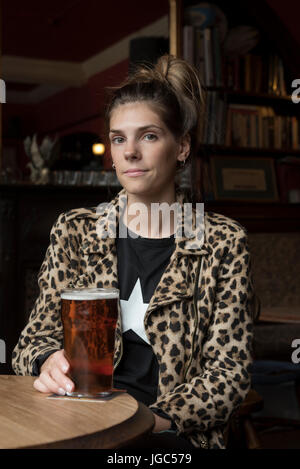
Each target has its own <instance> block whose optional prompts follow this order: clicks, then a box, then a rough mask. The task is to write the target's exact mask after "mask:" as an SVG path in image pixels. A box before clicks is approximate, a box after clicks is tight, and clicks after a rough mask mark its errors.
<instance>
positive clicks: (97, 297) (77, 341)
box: [61, 288, 119, 396]
mask: <svg viewBox="0 0 300 469" xmlns="http://www.w3.org/2000/svg"><path fill="white" fill-rule="evenodd" d="M61 301H62V309H61V314H62V322H63V329H64V350H65V355H66V358H67V360H68V362H69V363H70V373H69V376H70V378H71V380H72V381H73V382H74V384H75V390H74V392H73V393H71V394H72V395H74V396H78V395H84V396H95V395H98V394H102V393H109V392H110V391H111V390H112V387H113V359H114V346H115V330H116V324H117V319H118V308H119V290H118V289H114V288H99V289H91V288H86V289H67V290H63V291H62V292H61Z"/></svg>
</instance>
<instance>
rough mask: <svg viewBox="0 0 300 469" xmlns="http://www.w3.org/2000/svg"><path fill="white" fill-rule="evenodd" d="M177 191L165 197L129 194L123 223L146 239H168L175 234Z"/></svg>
mask: <svg viewBox="0 0 300 469" xmlns="http://www.w3.org/2000/svg"><path fill="white" fill-rule="evenodd" d="M175 202H176V196H175V189H174V191H173V193H170V194H167V195H166V196H165V197H161V196H160V197H155V198H153V196H151V199H149V198H148V199H147V197H140V195H138V196H136V195H134V194H128V198H127V206H126V209H125V211H124V215H123V223H124V224H125V225H126V226H127V228H128V229H129V230H130V231H133V232H134V233H136V234H138V235H139V236H142V237H144V238H167V237H169V236H171V235H172V234H174V231H175V228H176V227H175V219H176V212H175V213H174V209H173V210H172V205H173V204H174V203H175Z"/></svg>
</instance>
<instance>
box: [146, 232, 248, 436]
mask: <svg viewBox="0 0 300 469" xmlns="http://www.w3.org/2000/svg"><path fill="white" fill-rule="evenodd" d="M199 288H200V287H199ZM199 291H200V290H199ZM198 296H199V295H198ZM253 298H254V294H253V284H252V275H251V271H250V256H249V250H248V242H247V236H246V233H245V232H244V231H243V232H242V233H240V234H239V236H238V237H237V238H236V239H234V240H233V241H232V243H231V248H230V249H228V248H226V253H225V254H224V255H223V257H222V259H221V262H220V264H219V270H218V274H217V281H216V287H215V299H214V305H213V309H212V315H211V318H210V321H209V326H208V328H207V331H206V333H205V337H204V340H203V341H202V343H201V350H200V354H199V357H198V359H199V360H200V363H201V370H202V371H201V373H200V374H198V375H196V376H193V377H192V378H190V380H188V382H186V383H183V384H180V385H178V386H176V387H175V388H174V389H173V391H171V392H168V393H167V394H164V395H161V396H159V398H158V400H157V401H156V402H155V403H154V404H153V405H152V406H150V409H151V408H152V409H155V408H160V409H161V410H163V411H164V412H165V413H167V414H168V415H169V416H170V418H171V419H172V420H173V421H174V422H175V424H176V426H177V429H178V432H177V433H178V434H180V433H182V434H184V433H185V434H189V433H193V432H194V431H198V432H206V431H208V430H210V429H212V428H214V427H216V426H222V425H224V424H226V423H227V422H228V420H229V417H230V416H231V414H232V412H233V411H234V410H235V409H236V408H237V407H238V406H239V405H240V404H241V403H242V401H243V400H244V398H245V397H246V395H247V392H248V390H249V388H250V366H251V363H252V334H253V324H252V323H253V319H252V317H253V307H252V305H253ZM197 313H198V315H199V314H201V311H199V308H198V311H197ZM198 324H199V321H198Z"/></svg>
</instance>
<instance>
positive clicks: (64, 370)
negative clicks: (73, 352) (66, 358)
mask: <svg viewBox="0 0 300 469" xmlns="http://www.w3.org/2000/svg"><path fill="white" fill-rule="evenodd" d="M68 368H69V367H68V365H63V367H62V370H63V372H64V373H66V372H67V371H68Z"/></svg>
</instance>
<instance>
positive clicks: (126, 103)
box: [13, 55, 254, 448]
mask: <svg viewBox="0 0 300 469" xmlns="http://www.w3.org/2000/svg"><path fill="white" fill-rule="evenodd" d="M203 107H204V105H203V98H202V90H201V85H200V82H199V79H198V76H197V73H196V71H195V70H194V68H193V67H191V66H190V65H189V64H188V63H186V62H184V61H182V60H180V59H177V58H174V57H172V56H168V55H166V56H163V57H161V58H160V60H159V61H158V63H157V64H156V66H155V67H154V68H153V69H152V68H146V67H143V68H140V69H139V70H138V71H137V72H136V73H135V74H134V75H132V76H131V77H130V78H128V79H127V81H126V82H125V83H122V84H121V85H120V86H119V87H117V88H114V89H113V91H112V96H111V99H110V103H109V105H108V107H107V113H106V121H107V129H108V132H109V139H110V144H111V155H112V161H113V167H114V168H115V170H116V174H117V177H118V179H119V181H120V183H121V185H122V186H123V189H122V190H121V192H120V193H119V194H118V195H117V196H116V197H115V199H114V200H113V201H112V202H111V204H110V206H109V207H108V208H105V209H103V210H102V212H101V213H100V214H99V211H97V210H96V209H90V210H88V209H78V210H72V211H70V212H68V213H65V214H62V215H61V216H60V217H59V218H58V220H57V222H56V223H55V225H54V226H53V228H52V232H51V237H50V239H51V243H50V246H49V248H48V251H47V253H46V257H45V260H44V263H43V265H42V267H41V271H40V273H39V286H40V295H39V298H38V299H37V301H36V304H35V306H34V309H33V311H32V313H31V316H30V319H29V323H28V325H27V326H26V327H25V329H24V331H23V332H22V334H21V336H20V339H19V342H18V344H17V346H16V348H15V350H14V353H13V367H14V370H15V372H16V373H17V374H32V375H36V376H37V379H36V380H35V382H34V387H35V388H36V389H37V390H38V391H40V392H56V393H61V394H65V392H67V391H72V390H73V389H74V383H72V381H71V380H70V379H69V377H68V375H67V373H68V370H69V363H68V362H67V360H66V358H65V356H64V351H63V349H62V347H63V332H62V323H61V318H60V291H61V289H63V288H65V287H67V286H68V285H69V284H71V285H73V286H74V287H80V286H84V287H117V288H119V290H120V304H121V318H119V322H118V327H117V332H116V343H115V371H114V385H115V387H119V388H123V389H124V388H125V389H127V390H128V392H129V393H130V394H132V395H133V396H134V397H136V398H137V399H138V400H140V401H142V402H144V403H145V404H146V405H148V406H149V408H150V409H151V410H152V412H153V414H154V417H155V427H154V430H153V432H154V433H155V434H157V433H158V432H164V431H169V432H170V431H171V432H174V438H175V439H176V438H181V439H182V440H184V441H186V442H187V445H190V447H195V448H224V446H225V445H224V437H223V433H224V429H225V427H226V425H227V423H228V420H229V418H230V416H231V414H232V412H233V411H234V410H235V409H236V408H237V407H238V405H239V404H240V403H241V402H242V401H243V399H244V398H245V396H246V394H247V391H248V390H249V386H250V375H249V367H250V364H251V343H252V304H253V297H254V295H253V287H252V280H251V272H250V257H249V251H248V244H247V234H246V231H245V229H244V228H243V227H242V226H240V225H239V224H238V223H237V222H235V221H234V220H231V219H229V218H227V217H225V216H222V215H218V214H215V213H205V215H204V225H203V224H202V223H199V219H198V218H197V217H196V212H195V210H194V211H193V212H192V215H191V217H190V218H189V219H188V220H187V217H186V216H183V218H182V219H181V222H180V223H178V219H177V218H176V217H175V216H170V217H169V218H168V217H164V216H162V217H161V216H160V217H151V209H152V208H153V207H154V206H156V205H155V204H157V203H159V204H162V203H166V204H167V206H169V207H170V206H171V205H172V204H174V203H177V204H179V207H181V208H182V209H183V207H184V204H186V203H188V202H189V201H188V199H187V198H186V195H185V194H184V193H183V192H182V191H181V190H179V188H178V187H177V185H176V184H175V177H176V174H177V171H178V170H180V168H182V167H183V166H184V165H185V164H188V162H189V161H190V159H191V158H192V157H194V156H195V154H196V153H197V151H198V149H199V138H198V136H199V127H200V125H201V120H202V119H203V114H204V112H203V111H204V109H203ZM124 196H125V199H126V204H124ZM136 204H138V207H143V208H145V210H140V212H139V224H138V226H135V225H134V223H133V222H134V220H135V217H136V212H135V211H134V208H135V207H136ZM112 209H114V213H117V214H118V218H117V224H118V227H119V229H120V228H121V226H123V227H124V226H125V228H128V233H129V234H130V236H128V237H127V238H122V237H120V236H117V237H115V238H114V237H106V238H101V237H100V236H99V229H98V228H99V226H102V227H105V228H108V226H109V224H110V221H111V217H110V215H111V213H112V212H111V210H112ZM182 213H184V210H182ZM186 222H188V224H189V228H192V230H191V232H192V235H186V231H184V230H181V231H178V228H182V226H183V224H185V225H186ZM179 232H180V233H181V235H180V236H177V233H179ZM137 235H139V236H137ZM137 305H138V307H137ZM160 435H163V433H160ZM174 441H175V440H174Z"/></svg>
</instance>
